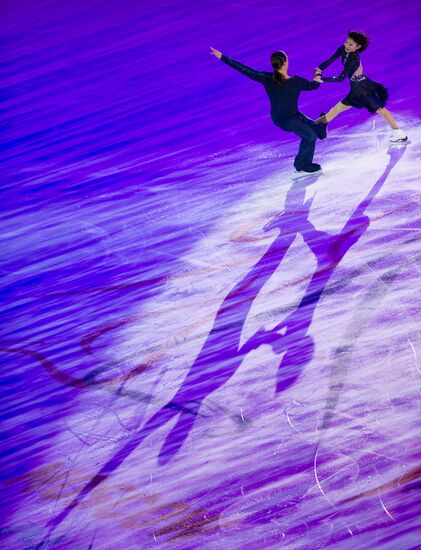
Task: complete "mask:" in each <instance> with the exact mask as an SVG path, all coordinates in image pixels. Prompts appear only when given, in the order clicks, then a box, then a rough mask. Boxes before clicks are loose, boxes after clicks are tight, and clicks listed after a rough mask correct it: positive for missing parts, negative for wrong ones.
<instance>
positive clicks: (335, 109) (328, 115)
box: [316, 101, 351, 124]
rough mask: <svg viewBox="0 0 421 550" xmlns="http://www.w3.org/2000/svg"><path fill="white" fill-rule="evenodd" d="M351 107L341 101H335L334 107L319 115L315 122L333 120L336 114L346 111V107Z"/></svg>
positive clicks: (324, 122)
mask: <svg viewBox="0 0 421 550" xmlns="http://www.w3.org/2000/svg"><path fill="white" fill-rule="evenodd" d="M350 108H351V107H350V106H349V105H345V104H344V103H342V102H341V101H340V102H339V103H337V104H336V105H335V106H334V107H332V109H331V110H330V111H329V112H328V113H326V114H325V115H323V116H321V117H319V118H318V119H317V120H316V122H318V123H319V124H320V123H321V124H326V123H327V122H330V121H331V120H333V119H334V118H335V117H336V116H338V115H339V113H342V112H343V111H347V110H348V109H350Z"/></svg>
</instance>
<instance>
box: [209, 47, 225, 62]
mask: <svg viewBox="0 0 421 550" xmlns="http://www.w3.org/2000/svg"><path fill="white" fill-rule="evenodd" d="M210 53H211V55H214V56H215V57H217V58H218V59H221V57H222V53H221V52H219V51H218V50H215V48H212V46H211V51H210Z"/></svg>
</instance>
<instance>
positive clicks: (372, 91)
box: [314, 31, 408, 142]
mask: <svg viewBox="0 0 421 550" xmlns="http://www.w3.org/2000/svg"><path fill="white" fill-rule="evenodd" d="M367 47H368V36H367V35H366V34H364V33H362V32H357V31H350V32H349V34H348V37H347V39H346V41H345V44H344V45H343V46H340V47H339V48H338V49H337V50H336V52H335V53H334V54H333V55H332V57H329V59H328V60H326V61H324V62H323V63H320V65H319V66H318V67H316V68H315V69H314V79H315V80H316V81H317V82H342V81H343V80H344V79H345V77H348V78H349V79H350V81H351V90H350V92H349V94H348V95H347V96H346V97H345V99H343V100H342V101H340V102H339V103H337V104H336V105H335V106H334V107H333V108H332V109H330V111H329V112H328V113H326V114H324V113H322V114H321V115H320V117H319V118H318V119H317V120H316V122H320V123H323V124H327V123H328V122H330V121H331V120H333V119H334V118H335V117H336V116H337V115H338V114H339V113H341V112H342V111H346V110H347V109H350V108H351V107H357V108H358V109H361V108H365V109H368V111H369V112H370V113H372V114H374V113H379V115H381V116H382V117H383V118H384V119H385V120H386V122H387V123H388V124H389V125H390V127H391V128H392V133H391V135H390V141H392V142H397V141H406V140H407V139H408V136H407V135H406V134H405V132H404V131H403V130H401V129H400V128H399V126H398V124H397V122H396V120H395V119H394V118H393V115H392V113H391V112H390V111H388V110H387V109H386V108H385V105H386V102H387V98H388V95H389V93H388V91H387V89H386V88H385V87H384V86H383V85H382V84H379V83H378V82H373V80H370V79H369V78H368V77H367V76H366V75H365V74H364V73H363V66H362V64H361V61H360V55H359V53H360V52H363V51H364V50H366V49H367ZM338 57H341V59H342V64H343V65H344V68H343V71H342V73H341V74H340V75H339V76H335V77H323V76H322V71H324V69H326V67H328V66H329V65H330V64H331V63H333V61H335V59H338Z"/></svg>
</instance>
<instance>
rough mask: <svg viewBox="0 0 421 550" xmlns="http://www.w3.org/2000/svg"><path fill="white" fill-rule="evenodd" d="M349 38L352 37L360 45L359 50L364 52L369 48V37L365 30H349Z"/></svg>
mask: <svg viewBox="0 0 421 550" xmlns="http://www.w3.org/2000/svg"><path fill="white" fill-rule="evenodd" d="M348 38H350V39H351V40H353V41H354V42H356V43H357V44H358V45H359V46H360V47H359V49H358V51H359V52H363V51H364V50H366V49H367V48H368V44H369V39H368V36H367V35H366V34H365V32H360V31H349V33H348Z"/></svg>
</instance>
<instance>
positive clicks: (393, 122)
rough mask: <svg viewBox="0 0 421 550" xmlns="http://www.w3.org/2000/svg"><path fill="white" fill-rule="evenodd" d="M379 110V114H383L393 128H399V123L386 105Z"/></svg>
mask: <svg viewBox="0 0 421 550" xmlns="http://www.w3.org/2000/svg"><path fill="white" fill-rule="evenodd" d="M377 112H378V113H379V115H381V116H382V117H383V118H384V119H385V121H386V122H387V123H388V124H389V126H390V127H391V128H393V129H394V130H398V129H399V125H398V123H397V122H396V120H395V119H394V118H393V115H392V113H391V112H390V111H388V110H387V109H386V108H385V107H383V108H382V109H379V110H378V111H377Z"/></svg>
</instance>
